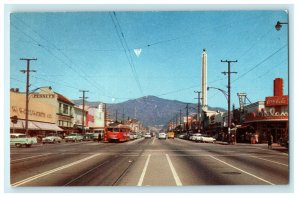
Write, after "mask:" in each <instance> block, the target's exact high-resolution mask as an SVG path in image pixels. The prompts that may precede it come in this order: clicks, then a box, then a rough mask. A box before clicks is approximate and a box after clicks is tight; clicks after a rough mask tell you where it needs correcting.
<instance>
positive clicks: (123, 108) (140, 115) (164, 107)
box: [73, 96, 225, 127]
mask: <svg viewBox="0 0 300 197" xmlns="http://www.w3.org/2000/svg"><path fill="white" fill-rule="evenodd" d="M73 102H74V103H75V105H82V100H73ZM99 103H101V102H100V101H99V102H89V101H85V105H88V106H91V107H97V106H98V105H99ZM208 108H209V110H219V111H225V110H224V109H223V108H214V107H208ZM107 110H108V115H109V117H110V118H111V119H112V120H115V119H116V118H117V119H118V121H122V120H123V118H124V119H128V118H135V119H138V120H139V121H141V122H142V123H143V125H145V126H150V127H155V126H162V125H166V124H167V123H168V122H169V121H170V120H173V119H175V117H176V114H177V117H178V120H179V116H180V115H179V114H180V110H181V116H182V117H183V116H186V103H184V102H181V101H177V100H168V99H162V98H159V97H156V96H144V97H141V98H137V99H132V100H128V101H125V102H122V103H115V104H112V103H110V104H107ZM190 113H197V104H195V103H191V104H189V114H190Z"/></svg>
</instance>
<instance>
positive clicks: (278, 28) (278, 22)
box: [275, 21, 289, 31]
mask: <svg viewBox="0 0 300 197" xmlns="http://www.w3.org/2000/svg"><path fill="white" fill-rule="evenodd" d="M287 24H289V23H287V22H280V21H277V23H276V25H275V29H276V30H277V31H279V30H280V29H281V27H282V25H287Z"/></svg>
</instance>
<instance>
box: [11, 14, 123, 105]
mask: <svg viewBox="0 0 300 197" xmlns="http://www.w3.org/2000/svg"><path fill="white" fill-rule="evenodd" d="M17 20H19V21H21V22H22V23H23V24H25V25H26V26H27V27H28V28H30V26H29V25H28V24H26V23H25V22H24V21H22V20H21V19H18V18H17ZM11 24H12V25H13V26H14V27H15V28H16V29H18V30H19V31H20V32H22V33H23V34H24V35H26V36H27V37H29V38H30V39H31V40H33V41H34V42H35V43H36V45H37V46H39V47H41V48H44V49H45V50H46V51H47V52H48V53H50V54H51V55H52V56H53V57H55V58H56V59H57V60H59V61H60V62H62V63H63V64H64V65H66V66H67V67H68V68H70V69H71V70H72V71H73V72H75V73H76V74H78V75H79V76H80V77H81V78H83V79H85V80H86V81H87V82H88V83H90V84H91V85H92V86H94V87H95V88H96V89H98V88H99V87H98V86H96V85H95V83H96V82H91V81H90V80H89V79H87V78H86V77H85V76H84V75H81V74H80V73H84V72H83V71H81V72H78V71H77V70H76V69H74V68H73V67H72V66H71V65H69V64H68V63H67V62H65V61H64V60H63V59H61V58H60V57H58V56H57V55H56V54H54V53H53V52H52V51H51V50H50V49H49V48H48V47H46V46H45V45H42V44H40V42H38V41H37V40H35V39H34V38H33V37H32V36H30V35H28V34H27V33H26V32H24V31H22V30H21V29H20V28H18V27H17V26H16V25H14V24H13V23H11ZM30 29H31V30H32V31H33V32H34V33H36V34H37V35H38V36H39V37H40V38H42V39H43V40H45V41H46V42H48V43H50V44H51V45H52V46H53V47H54V49H55V50H57V51H59V53H61V54H62V55H63V56H64V57H65V58H66V59H68V60H69V61H70V62H71V63H73V64H75V63H74V62H73V61H72V60H71V58H69V57H68V56H67V55H66V54H65V53H63V52H61V51H60V50H59V48H58V47H56V46H55V45H54V44H52V43H51V42H49V41H48V40H47V39H45V38H44V37H43V36H41V35H40V34H39V33H37V32H36V31H35V30H34V29H32V28H30ZM97 85H99V84H97ZM78 90H79V89H78ZM102 91H103V90H102ZM100 92H101V90H100ZM101 96H104V97H107V98H118V97H113V96H110V95H104V94H102V95H101ZM118 99H119V98H118Z"/></svg>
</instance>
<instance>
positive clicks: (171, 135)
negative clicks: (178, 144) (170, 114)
mask: <svg viewBox="0 0 300 197" xmlns="http://www.w3.org/2000/svg"><path fill="white" fill-rule="evenodd" d="M174 137H175V133H174V132H173V131H169V132H168V139H170V138H172V139H174Z"/></svg>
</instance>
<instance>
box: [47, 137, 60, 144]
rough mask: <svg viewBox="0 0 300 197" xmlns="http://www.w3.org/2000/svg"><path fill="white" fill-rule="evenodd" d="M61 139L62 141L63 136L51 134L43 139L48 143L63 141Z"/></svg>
mask: <svg viewBox="0 0 300 197" xmlns="http://www.w3.org/2000/svg"><path fill="white" fill-rule="evenodd" d="M61 141H62V139H61V137H59V136H57V135H49V136H46V137H44V138H43V139H42V143H43V144H46V143H52V144H55V143H61Z"/></svg>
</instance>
